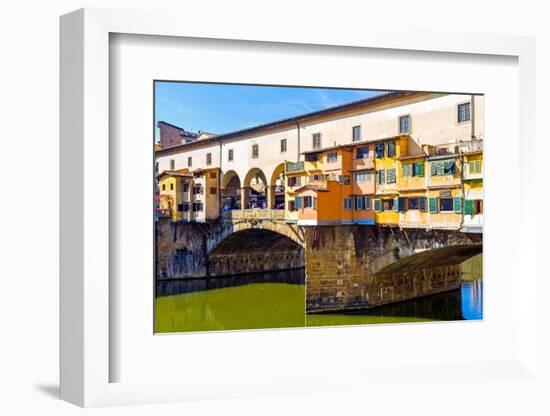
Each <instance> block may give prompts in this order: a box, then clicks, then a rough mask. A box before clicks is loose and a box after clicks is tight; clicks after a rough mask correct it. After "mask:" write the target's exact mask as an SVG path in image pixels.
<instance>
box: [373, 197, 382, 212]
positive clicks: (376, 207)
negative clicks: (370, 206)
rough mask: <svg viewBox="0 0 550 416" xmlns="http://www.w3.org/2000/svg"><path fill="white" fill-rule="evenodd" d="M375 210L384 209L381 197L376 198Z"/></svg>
mask: <svg viewBox="0 0 550 416" xmlns="http://www.w3.org/2000/svg"><path fill="white" fill-rule="evenodd" d="M374 210H375V211H376V212H380V211H382V200H381V199H375V200H374Z"/></svg>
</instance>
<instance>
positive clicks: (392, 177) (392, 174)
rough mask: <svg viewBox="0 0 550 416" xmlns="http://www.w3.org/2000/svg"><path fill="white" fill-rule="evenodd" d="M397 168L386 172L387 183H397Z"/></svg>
mask: <svg viewBox="0 0 550 416" xmlns="http://www.w3.org/2000/svg"><path fill="white" fill-rule="evenodd" d="M395 180H396V179H395V168H393V169H387V170H386V183H395Z"/></svg>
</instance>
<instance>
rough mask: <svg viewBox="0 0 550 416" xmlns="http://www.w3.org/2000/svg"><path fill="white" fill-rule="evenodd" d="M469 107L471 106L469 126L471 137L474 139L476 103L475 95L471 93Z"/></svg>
mask: <svg viewBox="0 0 550 416" xmlns="http://www.w3.org/2000/svg"><path fill="white" fill-rule="evenodd" d="M470 97H471V98H470V102H471V104H470V108H471V114H470V117H471V118H472V122H471V128H472V131H471V138H472V139H475V138H476V104H475V95H473V94H472V95H471V96H470Z"/></svg>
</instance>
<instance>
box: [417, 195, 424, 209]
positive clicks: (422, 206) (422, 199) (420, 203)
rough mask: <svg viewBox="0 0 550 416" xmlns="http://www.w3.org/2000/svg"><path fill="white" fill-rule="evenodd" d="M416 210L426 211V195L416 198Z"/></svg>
mask: <svg viewBox="0 0 550 416" xmlns="http://www.w3.org/2000/svg"><path fill="white" fill-rule="evenodd" d="M418 210H419V211H423V212H425V211H426V197H425V196H421V197H420V198H418Z"/></svg>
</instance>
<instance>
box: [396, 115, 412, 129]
mask: <svg viewBox="0 0 550 416" xmlns="http://www.w3.org/2000/svg"><path fill="white" fill-rule="evenodd" d="M411 131H412V120H411V116H410V115H406V116H401V117H399V133H410V132H411Z"/></svg>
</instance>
